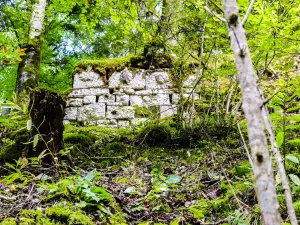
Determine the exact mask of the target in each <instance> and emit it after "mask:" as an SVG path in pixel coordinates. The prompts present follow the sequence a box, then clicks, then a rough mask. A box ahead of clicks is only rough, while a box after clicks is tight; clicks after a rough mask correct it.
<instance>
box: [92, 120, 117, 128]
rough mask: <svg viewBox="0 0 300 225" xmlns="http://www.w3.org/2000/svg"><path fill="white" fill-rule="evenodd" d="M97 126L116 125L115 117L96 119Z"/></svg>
mask: <svg viewBox="0 0 300 225" xmlns="http://www.w3.org/2000/svg"><path fill="white" fill-rule="evenodd" d="M97 125H98V126H109V127H117V126H118V122H117V120H116V119H111V120H109V119H103V120H98V121H97Z"/></svg>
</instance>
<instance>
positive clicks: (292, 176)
mask: <svg viewBox="0 0 300 225" xmlns="http://www.w3.org/2000/svg"><path fill="white" fill-rule="evenodd" d="M289 177H290V179H291V180H292V181H293V182H294V184H296V185H297V186H300V179H299V177H298V176H297V175H295V174H289Z"/></svg>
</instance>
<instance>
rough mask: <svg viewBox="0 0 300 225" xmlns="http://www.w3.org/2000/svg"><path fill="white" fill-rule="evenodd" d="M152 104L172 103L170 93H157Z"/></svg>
mask: <svg viewBox="0 0 300 225" xmlns="http://www.w3.org/2000/svg"><path fill="white" fill-rule="evenodd" d="M149 104H150V105H170V104H171V103H170V97H169V94H157V95H154V96H153V99H152V102H150V103H149Z"/></svg>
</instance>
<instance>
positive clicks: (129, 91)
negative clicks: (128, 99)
mask: <svg viewBox="0 0 300 225" xmlns="http://www.w3.org/2000/svg"><path fill="white" fill-rule="evenodd" d="M124 93H125V94H127V95H134V93H135V90H134V89H132V88H124Z"/></svg>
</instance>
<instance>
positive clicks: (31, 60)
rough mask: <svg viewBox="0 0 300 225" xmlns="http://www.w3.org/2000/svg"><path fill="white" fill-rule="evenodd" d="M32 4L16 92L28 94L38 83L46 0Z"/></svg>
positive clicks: (37, 0)
mask: <svg viewBox="0 0 300 225" xmlns="http://www.w3.org/2000/svg"><path fill="white" fill-rule="evenodd" d="M35 2H36V3H34V4H33V6H32V14H31V20H30V28H29V37H28V43H27V45H26V46H25V48H26V56H25V57H24V58H23V61H22V62H21V63H20V64H19V68H18V77H17V85H16V94H17V95H18V96H19V95H20V94H22V93H25V95H28V92H29V91H30V90H32V89H34V88H36V87H38V84H39V76H40V63H41V55H42V52H41V51H42V44H43V35H44V31H45V26H44V20H45V12H46V6H47V0H36V1H35Z"/></svg>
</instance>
